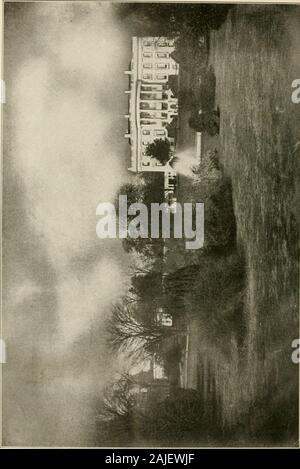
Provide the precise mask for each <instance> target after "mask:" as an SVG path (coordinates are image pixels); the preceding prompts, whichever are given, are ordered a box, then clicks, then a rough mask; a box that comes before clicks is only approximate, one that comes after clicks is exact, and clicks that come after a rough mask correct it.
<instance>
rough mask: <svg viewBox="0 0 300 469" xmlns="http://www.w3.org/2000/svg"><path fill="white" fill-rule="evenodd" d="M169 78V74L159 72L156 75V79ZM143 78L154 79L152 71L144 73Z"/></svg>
mask: <svg viewBox="0 0 300 469" xmlns="http://www.w3.org/2000/svg"><path fill="white" fill-rule="evenodd" d="M167 78H168V75H161V74H158V75H155V78H154V79H155V80H166V79H167ZM143 79H144V80H153V75H152V73H144V75H143Z"/></svg>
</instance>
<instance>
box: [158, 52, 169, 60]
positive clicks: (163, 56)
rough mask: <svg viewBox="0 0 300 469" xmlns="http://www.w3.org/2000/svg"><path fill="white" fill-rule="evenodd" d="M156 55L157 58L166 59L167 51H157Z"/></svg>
mask: <svg viewBox="0 0 300 469" xmlns="http://www.w3.org/2000/svg"><path fill="white" fill-rule="evenodd" d="M156 57H157V58H158V59H167V58H168V57H169V54H168V53H167V52H157V53H156Z"/></svg>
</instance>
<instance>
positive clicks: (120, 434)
mask: <svg viewBox="0 0 300 469" xmlns="http://www.w3.org/2000/svg"><path fill="white" fill-rule="evenodd" d="M133 384H134V383H133V381H132V377H131V376H130V374H129V373H128V372H125V373H121V375H120V377H119V378H118V379H116V380H114V381H112V382H111V383H109V384H108V385H107V386H106V387H105V389H104V391H103V395H102V398H101V401H100V405H99V407H98V410H97V419H96V421H97V430H98V432H97V433H98V438H99V439H101V443H102V444H105V443H107V444H114V445H120V444H123V445H124V444H126V443H128V444H129V443H130V442H131V440H132V439H133V432H134V420H135V414H136V412H137V409H136V396H135V393H134V392H133Z"/></svg>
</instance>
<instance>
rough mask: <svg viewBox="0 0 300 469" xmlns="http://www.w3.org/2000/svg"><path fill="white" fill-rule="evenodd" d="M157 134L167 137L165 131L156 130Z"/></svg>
mask: <svg viewBox="0 0 300 469" xmlns="http://www.w3.org/2000/svg"><path fill="white" fill-rule="evenodd" d="M155 134H156V135H165V131H164V130H155Z"/></svg>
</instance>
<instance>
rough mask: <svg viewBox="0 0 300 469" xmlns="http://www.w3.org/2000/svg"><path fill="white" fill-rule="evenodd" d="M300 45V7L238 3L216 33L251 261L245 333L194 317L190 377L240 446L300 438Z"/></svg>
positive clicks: (228, 154) (238, 202)
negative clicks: (214, 327) (298, 82)
mask: <svg viewBox="0 0 300 469" xmlns="http://www.w3.org/2000/svg"><path fill="white" fill-rule="evenodd" d="M299 44H300V8H299V7H284V6H274V7H270V6H267V7H258V6H237V7H235V8H234V9H232V10H231V11H230V13H229V15H228V17H227V20H226V22H225V23H224V24H223V26H222V27H221V29H220V30H218V31H215V32H212V33H211V38H210V57H209V60H210V63H211V65H212V66H213V68H214V71H215V74H216V105H218V106H219V107H220V111H221V114H220V119H221V122H220V147H219V151H220V159H221V163H222V166H223V167H224V170H225V173H226V175H228V176H229V178H230V179H231V181H232V188H233V204H234V212H235V216H236V223H237V243H238V249H239V250H240V251H241V252H242V253H243V256H244V257H245V264H246V291H245V298H244V305H245V306H244V311H243V312H242V314H243V317H244V318H243V319H244V321H245V329H246V333H245V336H244V337H243V342H242V343H241V344H238V342H237V338H236V337H235V335H234V334H233V333H231V332H230V330H229V332H228V333H227V335H225V336H224V337H223V338H222V343H221V344H220V343H216V341H214V340H212V337H211V336H210V335H209V334H208V333H207V330H206V329H205V328H204V327H203V323H202V322H201V319H200V318H197V317H195V318H194V319H192V321H191V324H190V330H191V334H190V355H189V384H190V386H192V387H198V389H201V392H203V394H204V396H205V397H206V399H207V402H208V403H209V396H210V395H211V392H212V390H213V392H214V393H215V394H216V395H215V397H214V406H215V405H216V403H217V405H218V413H217V415H218V418H219V419H221V420H222V421H223V423H224V426H225V427H227V428H230V429H231V430H232V441H233V444H245V445H247V444H253V443H254V444H257V445H263V444H266V445H267V444H280V445H296V444H297V441H298V384H299V380H298V371H299V370H298V366H297V365H295V364H293V363H292V360H291V354H292V347H291V344H292V341H293V340H294V339H295V338H297V337H299V322H298V311H299V309H298V287H299V275H298V267H299V266H298V223H297V220H298V221H299V219H298V212H297V209H298V208H299V204H298V202H299V197H298V198H297V197H296V193H297V184H299V156H300V152H299V150H298V151H297V149H296V147H295V145H296V144H297V142H300V104H298V105H296V104H293V103H292V101H291V83H292V81H293V80H294V79H295V78H297V77H300V46H299ZM208 407H209V404H208ZM208 411H209V409H208ZM234 435H235V436H234ZM228 438H229V439H228ZM228 438H227V440H226V442H227V444H230V437H228Z"/></svg>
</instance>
